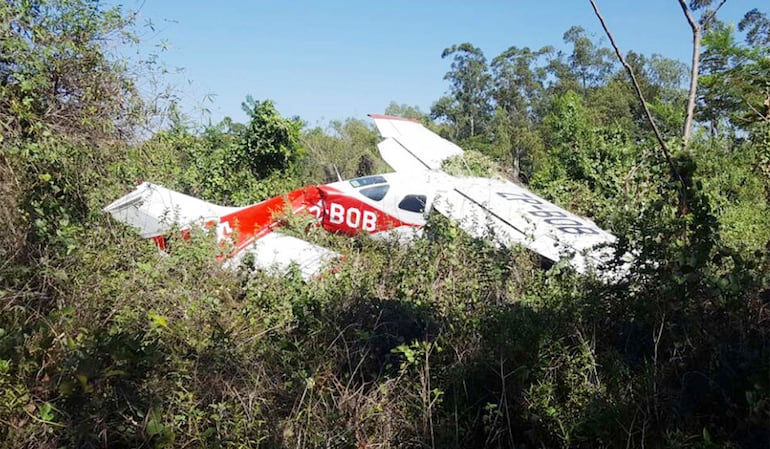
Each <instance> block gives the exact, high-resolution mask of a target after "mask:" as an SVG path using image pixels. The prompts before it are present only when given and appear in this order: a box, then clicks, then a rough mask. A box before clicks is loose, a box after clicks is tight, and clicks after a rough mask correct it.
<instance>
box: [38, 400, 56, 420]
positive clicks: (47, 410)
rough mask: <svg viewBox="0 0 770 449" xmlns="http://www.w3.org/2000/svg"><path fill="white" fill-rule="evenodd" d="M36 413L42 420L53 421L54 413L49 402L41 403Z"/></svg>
mask: <svg viewBox="0 0 770 449" xmlns="http://www.w3.org/2000/svg"><path fill="white" fill-rule="evenodd" d="M38 415H39V416H40V419H42V420H43V421H49V422H50V421H53V418H54V413H53V407H52V406H51V403H50V402H44V403H43V405H42V406H41V407H40V408H39V409H38Z"/></svg>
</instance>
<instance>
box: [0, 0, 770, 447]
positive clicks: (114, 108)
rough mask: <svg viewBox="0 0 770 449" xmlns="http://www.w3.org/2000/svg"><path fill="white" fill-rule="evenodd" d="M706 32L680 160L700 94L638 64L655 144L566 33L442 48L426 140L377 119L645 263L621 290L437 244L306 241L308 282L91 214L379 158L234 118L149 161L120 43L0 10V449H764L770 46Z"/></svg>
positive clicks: (605, 63)
mask: <svg viewBox="0 0 770 449" xmlns="http://www.w3.org/2000/svg"><path fill="white" fill-rule="evenodd" d="M709 4H710V2H708V1H699V2H694V4H693V5H691V6H692V8H694V9H693V10H691V11H690V10H689V8H688V11H689V12H690V13H691V14H693V15H698V14H700V17H701V20H702V23H706V24H707V25H708V26H704V27H703V31H704V33H703V36H702V49H701V51H699V52H698V54H699V55H700V60H699V62H700V70H699V76H698V81H699V83H698V86H697V91H696V92H697V97H696V100H697V101H696V105H695V106H696V107H695V116H694V121H695V125H694V127H693V134H692V137H691V138H689V140H683V138H682V136H683V131H682V130H683V129H684V127H685V122H686V119H687V112H686V111H687V107H686V105H687V101H688V94H687V89H686V83H688V82H689V81H690V78H689V74H688V73H689V72H688V68H687V66H686V65H684V64H682V63H680V62H677V61H672V60H669V59H666V58H663V57H661V56H657V55H652V56H646V55H640V54H636V53H633V52H628V53H625V54H624V58H625V59H626V61H627V63H628V65H629V67H631V68H632V69H633V72H634V74H635V77H636V79H637V81H638V84H639V87H640V91H641V92H642V94H643V96H644V98H645V103H644V104H645V105H646V106H647V108H649V110H650V112H651V115H652V116H653V118H654V120H655V122H656V124H657V127H658V128H659V129H660V133H661V136H662V138H663V139H662V140H663V141H662V142H661V141H659V140H658V139H657V138H656V137H655V136H654V134H653V132H652V130H651V127H650V124H649V123H648V121H647V120H646V114H645V111H644V108H643V107H642V103H641V102H640V101H639V99H638V98H637V95H636V93H635V90H634V88H633V87H632V85H631V84H630V83H629V81H628V77H627V74H626V72H625V71H624V69H623V67H622V66H621V65H620V64H619V63H618V62H617V61H616V59H615V56H614V54H613V53H612V51H611V50H609V49H608V48H604V47H603V46H601V45H599V44H597V42H596V40H594V39H592V38H591V37H590V36H588V35H587V34H586V32H585V31H584V30H583V29H581V28H579V27H573V28H571V29H569V30H568V31H567V32H566V33H565V34H564V43H565V46H564V48H566V49H567V50H566V51H557V50H555V49H554V48H551V47H546V48H542V49H534V50H533V49H529V48H519V47H511V48H510V49H508V50H506V51H505V52H503V53H501V54H500V55H497V56H495V57H494V58H492V59H491V61H488V60H487V58H486V57H485V55H484V54H483V52H482V50H481V49H479V48H477V47H475V46H473V45H472V44H469V43H462V44H458V45H453V46H451V47H449V48H447V49H446V50H444V52H443V54H442V55H441V56H442V57H443V58H446V59H448V60H449V61H451V66H450V69H449V71H448V73H447V75H446V77H445V79H446V80H447V81H448V83H449V84H448V86H449V88H448V91H447V95H446V96H445V97H442V98H440V99H438V100H437V101H436V102H435V104H434V105H433V107H432V108H431V111H430V112H429V113H424V112H422V111H420V110H419V109H417V108H413V107H409V106H406V105H396V104H393V105H391V106H390V107H389V108H388V111H386V112H388V113H393V114H400V115H404V116H408V117H413V118H416V119H419V120H420V121H422V122H423V123H425V124H426V125H427V126H429V127H431V128H433V129H435V130H436V131H438V132H440V133H442V134H443V135H445V136H446V137H448V138H450V139H453V140H455V141H457V142H458V143H460V145H461V146H463V147H465V148H467V149H469V150H473V151H475V152H476V153H475V155H474V156H473V160H472V161H471V162H472V163H473V165H474V166H477V167H478V168H479V169H484V170H489V169H494V170H496V171H498V173H502V174H504V175H506V176H509V177H511V178H513V179H516V178H520V179H522V180H524V181H525V182H527V183H529V186H530V188H532V189H534V190H536V191H537V192H538V193H540V194H542V195H544V196H546V197H549V198H551V199H553V200H554V201H556V202H557V203H559V204H561V205H563V206H564V207H566V208H569V209H572V210H574V211H577V212H579V213H581V214H584V215H588V216H591V217H592V218H594V219H595V220H597V222H599V223H601V224H602V226H604V227H605V228H607V229H611V230H612V231H613V232H614V233H615V234H616V235H618V237H619V245H620V246H621V247H622V248H623V250H624V251H625V250H628V251H631V252H632V253H633V254H635V255H636V256H637V258H636V263H635V266H634V267H633V269H632V270H631V274H629V275H628V277H627V278H626V279H623V280H622V282H619V283H617V284H613V285H607V284H604V283H601V282H598V281H596V280H595V279H592V278H590V277H581V276H577V275H576V274H575V273H572V272H571V271H570V270H568V269H567V267H566V266H562V264H558V263H557V264H556V265H555V266H554V267H553V268H551V269H550V270H549V271H543V270H542V269H541V267H540V265H541V263H540V261H539V260H537V259H536V258H535V257H534V256H533V255H532V254H530V253H528V252H526V251H524V250H521V249H517V248H512V249H510V250H500V249H498V248H493V247H491V246H489V245H488V244H487V243H485V242H484V241H479V240H473V239H471V238H469V237H468V236H467V235H465V234H463V233H462V232H460V231H459V230H458V229H457V228H455V227H454V226H453V225H452V224H451V223H447V222H446V221H445V220H443V219H442V218H441V217H431V219H430V226H429V228H430V232H429V234H430V238H426V239H424V240H420V241H417V242H415V243H414V245H413V246H410V247H402V246H399V245H397V244H395V243H394V242H387V241H386V242H382V241H373V240H371V239H369V238H366V237H360V238H356V239H344V238H340V237H337V236H333V235H325V234H321V233H317V232H316V231H313V230H312V229H311V231H310V234H308V235H307V237H306V238H309V239H312V240H314V241H320V242H323V243H324V244H325V245H327V246H330V247H332V248H334V249H336V250H337V251H340V252H343V253H345V254H347V255H348V257H347V258H346V259H345V261H343V262H342V263H341V265H340V266H339V268H338V269H337V270H336V271H335V272H334V273H333V274H329V275H327V276H324V277H323V278H322V279H320V280H318V281H316V282H311V283H305V282H304V281H303V280H302V278H301V277H300V276H299V275H298V274H296V273H289V275H287V276H285V277H274V276H269V275H266V274H264V273H252V274H247V273H232V272H229V271H226V270H223V269H222V268H221V266H220V265H219V264H218V263H217V262H216V260H215V259H214V258H213V257H212V254H213V253H214V252H215V251H216V247H215V244H214V242H213V241H212V237H211V236H208V235H206V234H204V233H201V234H194V235H193V236H192V239H191V240H190V241H189V242H186V244H181V243H180V244H173V242H172V245H171V248H172V250H171V251H170V252H169V253H168V254H166V255H159V253H158V251H157V249H155V248H154V247H153V246H152V245H151V244H150V243H148V242H145V241H142V240H140V239H139V238H138V237H137V236H136V235H135V233H134V232H133V231H132V230H131V229H127V228H125V227H124V226H122V225H120V224H118V223H115V222H113V221H111V220H110V219H109V218H108V217H106V216H105V215H104V214H102V213H101V211H100V210H101V207H103V206H104V205H105V204H107V203H108V202H109V201H111V200H113V199H115V198H117V197H118V196H120V195H121V194H123V193H125V192H126V191H127V190H128V189H130V187H131V186H132V185H133V184H134V183H135V181H136V180H137V179H147V180H153V181H154V182H157V183H159V184H163V185H165V186H167V187H170V188H173V189H176V190H180V191H183V192H186V193H189V194H193V195H196V196H200V197H203V198H205V199H208V200H210V201H213V202H218V203H224V204H232V205H243V204H248V203H251V202H254V201H258V200H261V199H264V198H266V197H269V196H272V195H275V194H279V193H281V192H284V191H286V190H288V189H291V188H293V187H296V186H300V185H303V184H307V183H320V182H327V181H331V180H335V179H336V177H337V172H339V174H340V175H341V176H343V177H350V176H354V175H363V174H369V173H373V172H379V171H384V170H387V167H386V166H385V164H384V163H383V162H382V161H380V160H379V159H378V157H377V155H376V153H375V143H376V141H377V136H376V133H375V131H374V130H373V129H372V127H371V126H370V125H369V124H367V123H366V122H364V121H362V120H359V119H346V120H344V121H339V122H333V123H332V124H331V125H330V127H329V129H320V128H315V129H308V128H307V127H305V126H304V124H303V123H302V122H301V121H300V120H299V119H287V118H284V117H282V116H280V114H279V113H278V112H277V111H276V109H275V108H274V106H273V104H272V103H271V102H270V101H255V100H253V99H247V101H246V102H245V103H244V107H245V109H246V110H247V112H248V114H249V121H248V123H235V122H233V121H232V120H229V119H226V120H224V121H223V122H221V123H218V124H214V125H210V126H205V127H203V128H200V127H198V126H194V125H191V124H189V123H187V122H185V120H184V119H183V118H181V117H180V116H179V115H178V114H176V115H175V114H172V120H171V123H170V125H169V126H166V127H164V128H162V129H161V130H157V131H156V132H154V133H152V134H148V133H147V131H146V129H147V125H148V123H152V121H153V120H154V119H155V118H157V116H156V115H155V114H156V111H157V110H158V108H157V105H154V104H151V103H150V102H148V100H147V99H146V98H142V96H141V95H140V94H139V89H138V87H137V86H138V85H139V83H140V81H141V80H140V79H139V78H138V77H140V76H141V73H144V70H145V69H144V68H143V69H138V68H137V67H134V66H131V65H127V64H125V63H122V62H121V61H120V60H119V59H117V58H115V57H113V56H111V54H110V52H109V48H110V47H109V46H110V45H113V44H114V43H116V42H123V43H125V44H128V43H130V42H132V41H133V40H134V36H133V35H132V34H131V30H132V16H130V15H126V14H123V13H122V12H121V11H120V10H119V9H105V8H104V7H103V6H102V5H100V4H99V3H98V2H96V1H91V0H47V1H44V0H9V1H6V2H3V3H2V4H1V5H0V128H1V129H2V135H1V137H0V148H1V150H2V152H1V153H0V192H2V194H1V195H0V220H1V223H2V227H0V446H2V447H19V448H21V447H30V448H31V447H35V448H37V447H50V448H57V447H69V448H81V447H83V448H89V447H159V448H160V447H180V448H181V447H260V446H264V447H321V446H324V447H359V448H364V447H436V448H438V447H442V448H444V447H619V446H625V447H680V448H690V447H698V448H712V447H746V448H749V447H760V448H766V447H768V444H770V259H769V258H768V254H767V253H768V249H770V226H768V224H770V209H769V204H770V62H769V61H770V21H768V17H767V15H766V13H765V12H762V11H758V10H752V11H749V12H747V14H746V16H745V18H744V19H743V20H742V21H741V22H740V23H739V24H737V30H736V29H735V26H733V25H731V24H728V23H723V22H721V21H719V17H718V15H712V11H710V10H709V9H708V8H709ZM682 23H683V26H686V22H684V19H683V22H682ZM172 112H173V108H172ZM664 150H665V151H664ZM666 152H668V154H669V156H670V158H668V159H667V157H666ZM490 161H493V162H494V163H495V164H496V165H497V167H496V168H491V167H490ZM295 221H302V220H301V218H298V219H297V220H295ZM296 227H297V230H296V231H295V232H304V226H302V223H298V224H297V225H296Z"/></svg>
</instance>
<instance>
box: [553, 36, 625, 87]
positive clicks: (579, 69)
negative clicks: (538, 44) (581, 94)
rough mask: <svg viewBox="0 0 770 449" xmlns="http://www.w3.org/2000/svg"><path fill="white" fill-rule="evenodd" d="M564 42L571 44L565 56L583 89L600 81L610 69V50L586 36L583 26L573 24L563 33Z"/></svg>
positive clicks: (611, 64)
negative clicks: (599, 45)
mask: <svg viewBox="0 0 770 449" xmlns="http://www.w3.org/2000/svg"><path fill="white" fill-rule="evenodd" d="M564 43H566V44H571V45H572V53H571V54H570V55H569V56H568V57H567V61H568V62H569V68H570V70H571V72H572V74H574V76H575V77H576V78H577V80H578V81H579V83H580V87H581V88H582V90H583V91H585V90H586V89H588V88H589V87H596V86H598V85H599V84H600V83H602V82H603V81H604V80H605V79H606V77H607V75H609V73H610V72H611V70H612V67H613V63H612V60H611V59H610V58H611V56H612V52H611V51H610V50H609V49H608V48H604V47H598V46H597V45H596V44H595V43H594V42H592V41H591V39H590V38H589V37H588V36H586V31H585V29H583V27H579V26H573V27H571V28H570V29H569V30H567V31H566V32H565V33H564Z"/></svg>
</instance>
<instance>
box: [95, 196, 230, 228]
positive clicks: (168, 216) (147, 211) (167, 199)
mask: <svg viewBox="0 0 770 449" xmlns="http://www.w3.org/2000/svg"><path fill="white" fill-rule="evenodd" d="M237 209H238V208H235V207H224V206H218V205H216V204H212V203H208V202H206V201H203V200H200V199H198V198H193V197H191V196H189V195H185V194H183V193H179V192H175V191H173V190H169V189H167V188H165V187H161V186H158V185H155V184H151V183H149V182H143V183H142V184H139V185H138V186H137V187H136V189H134V191H133V192H130V193H128V194H127V195H125V196H123V197H121V198H119V199H117V200H115V201H114V202H112V203H110V204H109V205H108V206H107V207H105V208H104V209H103V210H104V212H108V213H109V214H110V215H112V216H113V218H115V219H116V220H118V221H120V222H122V223H125V224H128V225H131V226H134V227H136V228H139V234H140V235H141V236H142V237H144V238H150V237H155V236H158V235H163V234H166V233H167V232H168V231H169V230H170V229H171V227H172V226H173V225H175V224H176V225H178V226H181V227H184V226H189V225H192V224H194V223H200V224H204V223H206V222H209V221H212V220H213V221H215V222H216V223H218V222H219V217H220V216H222V215H226V214H228V213H231V212H233V211H235V210H237Z"/></svg>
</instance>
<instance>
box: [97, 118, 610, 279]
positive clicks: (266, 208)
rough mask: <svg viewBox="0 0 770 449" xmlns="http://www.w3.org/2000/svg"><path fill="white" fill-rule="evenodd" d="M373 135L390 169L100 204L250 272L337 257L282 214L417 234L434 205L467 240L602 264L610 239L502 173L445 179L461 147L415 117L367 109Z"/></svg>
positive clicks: (144, 230) (148, 192) (140, 190)
mask: <svg viewBox="0 0 770 449" xmlns="http://www.w3.org/2000/svg"><path fill="white" fill-rule="evenodd" d="M370 117H371V118H372V119H373V120H374V122H375V124H376V126H377V129H378V130H379V132H380V135H381V136H382V137H383V138H384V140H383V141H382V142H380V143H379V144H378V148H379V151H380V155H381V156H382V158H383V159H384V160H385V162H387V163H388V164H389V165H390V166H391V167H392V168H393V169H394V170H395V173H386V174H381V175H373V176H364V177H361V178H355V179H350V180H346V181H339V182H334V183H331V184H325V185H318V186H307V187H304V188H301V189H297V190H294V191H292V192H289V193H287V194H284V195H280V196H276V197H273V198H270V199H267V200H265V201H262V202H260V203H257V204H253V205H251V206H246V207H240V208H236V207H224V206H218V205H215V204H211V203H208V202H206V201H203V200H200V199H197V198H193V197H191V196H188V195H185V194H182V193H178V192H174V191H172V190H169V189H166V188H163V187H161V186H157V185H154V184H150V183H148V182H144V183H142V184H140V185H139V186H137V187H136V189H135V190H134V191H133V192H131V193H129V194H127V195H125V196H124V197H122V198H120V199H118V200H116V201H115V202H113V203H112V204H110V205H108V206H107V207H105V208H104V211H105V212H108V213H110V214H111V215H112V216H113V217H114V218H115V219H116V220H118V221H120V222H123V223H126V224H128V225H131V226H134V227H136V228H138V229H139V232H140V235H141V236H142V237H145V238H151V239H153V240H154V241H155V242H156V244H157V245H158V246H159V247H160V248H161V249H163V248H164V246H165V237H164V236H165V235H167V234H168V233H169V232H170V230H171V229H172V228H174V227H176V228H179V229H181V230H185V229H190V228H191V227H192V226H201V227H205V228H215V229H216V233H217V238H218V239H219V240H220V241H223V242H229V243H230V244H232V248H233V251H232V253H231V254H230V256H229V257H228V258H227V260H226V262H225V263H226V264H227V265H231V266H238V265H239V264H240V261H241V260H242V259H243V257H244V256H245V255H246V254H252V255H253V257H254V264H255V266H256V267H257V268H264V269H269V268H277V269H279V270H280V269H286V268H288V267H289V266H290V265H291V264H297V266H298V267H299V269H300V271H301V272H302V274H303V276H304V277H305V278H307V279H310V278H312V277H313V276H316V275H318V274H320V273H321V272H322V271H323V270H324V267H325V266H326V265H327V264H328V262H329V261H330V260H332V259H334V258H336V257H337V256H338V254H337V253H335V252H333V251H330V250H328V249H326V248H323V247H321V246H318V245H315V244H312V243H310V242H307V241H304V240H301V239H298V238H296V237H291V236H288V235H285V234H281V232H280V230H281V229H280V226H281V223H282V219H281V214H284V213H286V212H288V211H289V210H290V211H293V213H306V214H309V215H310V216H312V217H315V219H316V220H317V222H318V224H319V225H320V226H321V227H323V228H324V229H325V230H327V231H330V232H335V233H341V234H347V235H355V234H357V233H361V232H365V233H369V234H373V235H376V234H380V235H385V234H387V235H392V234H402V235H415V234H418V233H419V232H420V231H421V229H422V227H423V226H424V225H425V223H426V217H427V216H428V213H429V212H431V211H432V210H436V211H438V212H439V213H441V214H443V215H445V216H447V217H448V218H450V219H452V220H454V221H456V222H457V223H458V225H459V226H460V228H462V229H463V230H464V231H466V232H468V233H469V234H470V235H472V236H474V237H479V238H483V237H486V236H490V238H492V239H493V240H494V242H495V243H496V244H499V245H502V246H505V247H508V246H510V245H513V244H519V245H523V246H525V247H527V248H529V249H530V250H532V251H534V252H536V253H538V254H540V255H541V256H543V257H545V258H546V259H549V260H551V261H558V260H560V259H562V258H566V259H567V260H568V262H569V264H570V265H571V266H572V267H573V268H574V269H575V270H577V271H578V272H581V273H583V272H586V271H589V270H592V269H595V268H597V267H599V266H600V265H601V264H602V263H603V262H607V261H608V260H609V259H611V257H612V255H613V250H612V248H611V247H609V246H610V245H611V244H612V243H613V242H614V241H615V237H614V236H613V235H612V234H610V233H608V232H606V231H604V230H602V229H600V228H599V227H598V226H597V225H596V224H594V223H593V222H592V221H590V220H588V219H586V218H583V217H579V216H577V215H574V214H572V213H570V212H567V211H566V210H564V209H562V208H560V207H559V206H556V205H554V204H553V203H550V202H548V201H546V200H545V199H543V198H541V197H539V196H537V195H535V194H534V193H532V192H530V191H529V190H527V189H525V188H523V187H520V186H518V185H516V184H514V183H512V182H510V181H507V180H503V179H492V178H479V177H461V176H452V175H450V174H447V173H445V172H443V171H442V170H441V166H442V162H443V161H444V160H446V159H447V158H450V157H453V156H460V155H462V154H463V150H462V149H461V148H460V147H458V146H457V145H455V144H454V143H452V142H449V141H448V140H446V139H443V138H441V137H440V136H438V135H436V134H435V133H433V132H432V131H430V130H428V129H427V128H425V127H424V126H423V125H422V124H420V123H419V122H417V121H415V120H410V119H404V118H401V117H394V116H388V115H379V114H371V115H370Z"/></svg>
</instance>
